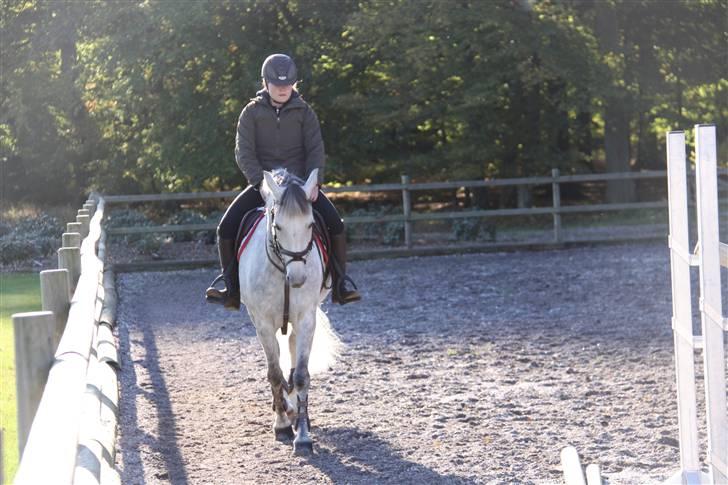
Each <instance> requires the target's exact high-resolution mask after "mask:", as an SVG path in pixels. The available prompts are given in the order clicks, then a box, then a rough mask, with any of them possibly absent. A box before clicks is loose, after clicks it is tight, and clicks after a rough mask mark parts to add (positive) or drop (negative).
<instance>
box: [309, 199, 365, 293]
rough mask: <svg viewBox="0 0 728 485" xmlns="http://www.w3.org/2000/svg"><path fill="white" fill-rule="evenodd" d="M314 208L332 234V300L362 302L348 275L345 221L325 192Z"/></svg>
mask: <svg viewBox="0 0 728 485" xmlns="http://www.w3.org/2000/svg"><path fill="white" fill-rule="evenodd" d="M313 207H314V209H316V210H317V211H318V212H319V213H320V214H321V215H322V216H323V217H324V220H325V221H326V226H327V227H328V229H329V234H331V246H332V248H331V249H332V250H333V257H334V263H335V264H332V265H331V266H332V268H333V272H332V278H333V284H332V288H331V300H332V301H333V302H334V303H340V304H342V305H344V304H346V303H351V302H354V301H359V300H361V295H360V294H359V292H358V291H357V289H356V285H355V284H354V282H353V281H352V280H351V278H349V277H348V276H347V275H346V230H345V227H344V221H343V220H341V216H339V212H338V211H337V210H336V207H334V204H332V203H331V201H330V200H329V199H328V198H327V197H326V196H325V195H324V193H323V192H319V196H318V199H317V200H316V202H314V204H313ZM347 283H351V285H352V286H353V287H354V288H353V289H349V288H347Z"/></svg>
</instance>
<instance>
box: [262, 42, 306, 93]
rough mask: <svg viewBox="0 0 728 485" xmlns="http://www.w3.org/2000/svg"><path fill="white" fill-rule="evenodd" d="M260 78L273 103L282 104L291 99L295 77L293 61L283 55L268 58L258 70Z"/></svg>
mask: <svg viewBox="0 0 728 485" xmlns="http://www.w3.org/2000/svg"><path fill="white" fill-rule="evenodd" d="M260 76H261V77H262V78H263V86H264V87H265V89H266V90H267V91H268V94H270V97H271V100H272V101H273V102H275V103H279V104H283V103H285V102H286V101H288V100H289V99H290V98H291V94H292V93H293V87H294V85H295V84H296V77H297V71H296V64H295V63H294V62H293V59H291V58H290V57H288V56H287V55H285V54H273V55H270V56H268V58H267V59H266V60H265V61H264V62H263V66H262V67H261V68H260Z"/></svg>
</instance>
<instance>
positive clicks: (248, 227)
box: [236, 207, 331, 281]
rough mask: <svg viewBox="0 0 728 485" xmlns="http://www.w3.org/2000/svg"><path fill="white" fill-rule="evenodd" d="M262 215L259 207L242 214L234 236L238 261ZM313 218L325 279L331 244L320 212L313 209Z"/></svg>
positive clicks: (314, 237)
mask: <svg viewBox="0 0 728 485" xmlns="http://www.w3.org/2000/svg"><path fill="white" fill-rule="evenodd" d="M264 217H265V210H263V209H262V208H260V207H259V208H257V209H253V210H251V211H249V212H248V213H246V214H245V215H244V216H243V220H242V222H241V223H240V229H239V230H238V237H237V238H236V247H237V260H238V261H240V257H241V256H242V254H243V251H244V250H245V247H246V246H247V245H248V243H249V242H250V238H251V237H252V236H253V233H254V232H255V229H256V228H257V227H258V224H260V221H262V220H263V218H264ZM314 220H315V221H316V224H315V226H314V227H315V229H314V233H313V239H314V242H315V243H316V248H317V249H318V251H319V254H321V259H322V263H323V267H324V281H325V280H326V276H327V275H328V270H329V260H330V259H331V255H330V251H331V244H330V243H329V234H328V228H327V227H326V223H325V222H324V219H323V217H322V216H321V214H319V213H318V212H316V211H314Z"/></svg>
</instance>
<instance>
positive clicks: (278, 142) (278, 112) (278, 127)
mask: <svg viewBox="0 0 728 485" xmlns="http://www.w3.org/2000/svg"><path fill="white" fill-rule="evenodd" d="M276 151H277V152H278V158H280V156H281V109H280V108H276Z"/></svg>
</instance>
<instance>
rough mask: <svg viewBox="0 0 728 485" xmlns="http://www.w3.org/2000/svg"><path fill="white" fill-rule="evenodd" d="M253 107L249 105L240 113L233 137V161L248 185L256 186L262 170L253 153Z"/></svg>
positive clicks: (260, 179) (261, 177) (259, 180)
mask: <svg viewBox="0 0 728 485" xmlns="http://www.w3.org/2000/svg"><path fill="white" fill-rule="evenodd" d="M253 109H254V105H252V104H249V105H248V106H246V107H245V108H244V109H243V112H242V113H240V118H238V130H237V134H236V135H235V161H236V162H237V163H238V167H240V170H242V171H243V175H245V178H246V179H247V180H248V183H249V184H250V185H258V184H259V183H260V182H261V181H262V180H263V168H262V167H261V166H260V162H259V161H258V156H257V154H256V151H255V122H254V120H253V113H252V110H253Z"/></svg>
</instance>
